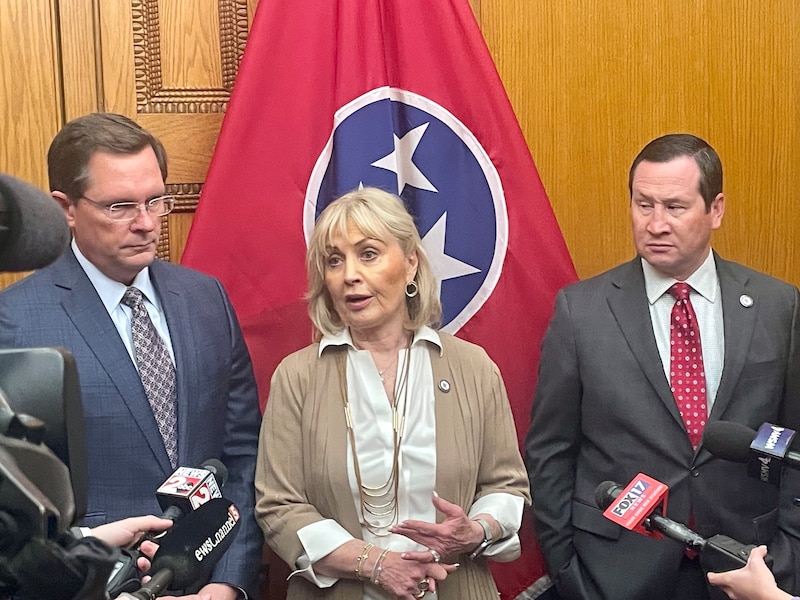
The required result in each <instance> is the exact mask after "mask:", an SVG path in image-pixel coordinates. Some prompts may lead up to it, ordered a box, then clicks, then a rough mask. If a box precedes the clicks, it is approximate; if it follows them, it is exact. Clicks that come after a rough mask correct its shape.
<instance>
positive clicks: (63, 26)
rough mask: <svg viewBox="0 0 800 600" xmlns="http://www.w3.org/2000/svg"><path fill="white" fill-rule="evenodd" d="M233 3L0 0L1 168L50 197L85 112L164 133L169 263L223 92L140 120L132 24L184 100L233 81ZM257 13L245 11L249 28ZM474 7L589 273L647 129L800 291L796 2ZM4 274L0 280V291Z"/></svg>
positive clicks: (736, 232)
mask: <svg viewBox="0 0 800 600" xmlns="http://www.w3.org/2000/svg"><path fill="white" fill-rule="evenodd" d="M243 4H245V2H243V1H242V0H238V1H234V0H225V1H224V2H223V1H222V0H159V2H156V3H154V2H141V1H139V0H105V1H103V2H100V1H99V0H60V1H59V2H55V0H3V1H2V2H0V33H1V34H2V35H0V125H2V129H0V142H2V148H0V171H3V172H10V173H11V174H14V175H17V176H19V177H22V178H24V179H27V180H30V181H33V182H34V183H36V184H38V185H40V186H42V187H46V175H45V165H44V154H45V151H46V148H47V146H48V144H49V141H50V139H51V138H52V136H53V135H54V134H55V132H56V131H57V130H58V128H59V127H60V125H61V124H62V123H63V122H64V121H65V120H66V119H69V118H72V117H74V116H77V115H79V114H83V113H85V112H89V111H91V110H118V111H121V112H125V113H126V114H129V115H131V116H133V117H134V118H137V119H138V120H139V121H140V122H142V123H143V124H144V125H145V126H147V127H149V128H151V129H153V130H154V131H156V133H158V134H159V135H160V136H161V137H163V138H165V141H166V143H167V146H168V149H169V150H170V154H171V159H172V160H171V164H172V172H171V176H170V179H171V183H172V184H173V185H174V186H177V187H176V188H174V189H176V190H177V191H178V192H179V194H183V195H184V196H185V198H184V200H185V202H184V203H183V205H182V206H183V210H181V211H179V212H177V213H176V214H174V215H171V216H170V218H169V219H170V225H169V228H168V232H167V235H166V239H165V251H164V254H165V255H166V256H168V257H169V258H170V259H171V260H179V258H180V255H181V253H182V250H183V245H184V243H185V239H186V236H187V235H188V231H189V227H190V225H191V218H192V213H193V207H194V204H193V203H194V202H196V199H197V192H198V190H199V187H200V186H201V184H202V180H203V178H204V174H205V170H206V168H207V164H208V159H209V156H210V154H211V151H212V149H213V145H214V141H215V137H216V131H217V129H218V127H219V122H220V120H221V115H222V108H224V99H220V98H216V99H214V98H211V104H209V103H206V104H204V105H203V106H204V107H205V108H204V109H202V110H200V109H198V110H194V111H193V110H190V109H187V107H188V106H190V105H191V98H190V99H189V101H185V102H182V103H181V102H180V101H177V102H176V101H175V97H173V98H172V101H173V102H172V105H171V106H170V107H168V109H167V110H165V111H162V112H161V113H158V112H157V111H155V112H153V111H152V110H151V111H150V112H146V111H143V110H142V106H143V105H142V104H141V102H140V103H139V104H137V98H139V97H138V96H137V93H138V94H140V96H141V92H142V89H140V88H141V86H139V87H137V85H138V84H137V78H136V75H137V74H136V67H135V64H134V63H135V61H137V60H138V61H139V63H137V64H139V65H140V66H141V64H142V63H141V60H142V57H141V56H135V55H134V54H135V50H136V48H135V45H136V44H135V40H134V38H135V35H138V36H140V37H141V35H142V32H141V31H140V30H135V31H134V29H136V28H135V26H134V29H132V28H131V23H132V22H133V23H134V25H135V23H136V15H134V14H133V13H135V12H136V11H137V10H139V11H142V10H145V11H146V10H149V11H151V12H152V11H154V10H157V13H158V14H157V17H158V19H157V20H156V22H157V23H158V24H159V33H160V35H159V38H158V39H159V41H161V42H162V43H163V44H162V46H161V48H160V52H161V54H160V58H162V59H163V60H162V61H161V65H160V66H161V77H162V78H163V81H165V82H167V83H169V84H170V85H171V86H172V88H174V89H177V90H178V96H180V94H181V93H182V92H181V91H180V90H187V89H195V90H196V89H205V90H213V89H216V90H220V89H224V88H225V86H224V80H225V78H226V77H227V76H228V75H229V72H230V68H229V67H227V71H226V65H224V64H222V62H221V61H220V58H219V54H218V53H216V52H215V51H214V49H215V48H219V46H220V44H221V43H222V41H221V39H220V36H221V35H222V33H224V32H225V31H226V27H227V31H228V32H230V31H231V30H234V31H235V30H236V24H235V23H233V24H231V23H229V22H226V23H223V24H222V26H220V22H219V20H220V15H221V14H222V15H224V14H225V10H228V12H230V10H232V8H231V7H233V9H236V8H237V5H238V7H239V9H241V6H242V5H243ZM256 4H257V0H247V1H246V8H247V14H248V21H249V19H250V18H251V17H252V12H253V10H254V8H255V6H256ZM470 4H471V5H472V7H473V10H474V11H475V13H476V16H477V17H478V20H479V22H480V24H481V27H482V30H483V32H484V36H485V38H486V41H487V44H488V46H489V48H490V51H491V52H492V54H493V56H494V59H495V62H496V64H497V67H498V70H499V72H500V75H501V77H502V78H503V81H504V82H505V85H506V90H507V92H508V94H509V96H510V99H511V102H512V104H513V106H514V108H515V110H516V112H517V116H518V118H519V121H520V124H521V126H522V129H523V132H524V134H525V136H526V139H527V141H528V144H529V146H530V148H531V152H532V154H533V157H534V160H535V162H536V164H537V166H538V168H539V172H540V175H541V177H542V180H543V182H544V184H545V187H546V189H547V191H548V194H549V196H550V199H551V202H552V204H553V207H554V210H555V212H556V216H557V218H558V220H559V223H560V225H561V228H562V231H563V233H564V236H565V238H566V241H567V245H568V247H569V249H570V253H571V255H572V257H573V260H574V262H575V265H576V268H577V270H578V273H579V275H580V276H581V277H587V276H590V275H593V274H596V273H598V272H600V271H602V270H604V269H606V268H608V267H610V266H613V265H614V264H616V263H618V262H621V261H623V260H626V259H628V258H629V257H630V256H632V253H633V247H632V244H631V241H630V232H629V226H628V216H627V196H628V194H627V189H626V181H627V171H628V167H629V165H630V161H631V160H632V158H633V157H634V155H635V154H636V153H637V152H638V150H639V149H640V148H641V147H642V146H643V145H644V144H645V143H646V142H647V141H649V140H650V139H651V138H653V137H655V136H657V135H660V134H662V133H667V132H673V131H690V132H693V133H696V134H698V135H700V136H702V137H705V138H706V139H708V140H709V141H710V142H711V143H712V145H714V146H715V147H716V148H717V150H718V151H719V153H720V155H721V156H722V159H723V165H724V168H725V193H726V195H727V199H728V212H727V214H726V217H725V222H724V224H723V228H722V230H721V231H720V232H718V234H717V236H716V238H715V246H716V247H717V248H718V250H719V251H720V252H722V253H723V254H724V255H725V256H726V257H728V258H731V259H734V260H738V261H741V262H744V263H747V264H749V265H752V266H754V267H756V268H758V269H761V270H764V271H767V272H769V273H771V274H773V275H776V276H778V277H781V278H783V279H786V280H789V281H791V282H793V283H795V284H798V285H800V248H798V242H797V241H796V240H797V238H798V234H800V215H798V214H797V213H798V210H797V208H796V205H797V202H796V200H795V198H796V190H797V189H798V183H800V182H798V175H797V173H798V169H797V166H798V164H800V161H798V159H800V145H799V144H798V141H800V140H798V137H799V136H800V123H799V121H798V116H800V115H799V114H798V93H797V89H798V81H800V73H799V72H798V69H800V61H798V59H800V56H799V55H800V50H799V49H798V48H799V47H800V41H798V38H797V36H796V35H795V33H796V32H797V31H799V30H800V27H798V26H799V25H800V3H797V2H795V1H794V0H765V2H759V3H754V2H745V1H743V0H734V1H731V0H670V1H669V2H663V1H661V0H571V1H570V2H563V1H562V0H539V1H536V2H532V1H530V0H470ZM226 7H227V8H226ZM145 16H148V15H145ZM150 16H152V15H150ZM222 18H223V19H224V17H222ZM140 22H147V19H144V21H142V20H141V19H140ZM187 32H189V33H191V35H188V34H187ZM221 32H222V33H221ZM151 34H152V32H151ZM240 34H241V32H239V33H238V34H237V35H240ZM144 35H147V32H145V33H144ZM20 40H24V42H25V43H20ZM145 66H146V63H145ZM145 91H147V90H145ZM150 91H152V90H150ZM195 95H197V94H195ZM212 96H213V94H212ZM139 99H141V98H139ZM206 99H207V100H208V98H206ZM213 102H217V103H218V104H217V105H214V104H213ZM151 104H152V103H151ZM194 106H198V105H197V104H195V105H194ZM209 106H212V108H211V109H209V108H208V107H209ZM214 106H216V107H217V108H214ZM151 108H152V106H151ZM12 279H14V277H13V276H9V275H0V285H4V284H6V283H8V282H9V281H10V280H12Z"/></svg>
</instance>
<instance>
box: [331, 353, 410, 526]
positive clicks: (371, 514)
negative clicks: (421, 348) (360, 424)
mask: <svg viewBox="0 0 800 600" xmlns="http://www.w3.org/2000/svg"><path fill="white" fill-rule="evenodd" d="M346 361H347V353H346V352H342V353H341V354H340V355H339V357H338V360H337V367H338V369H339V387H340V388H341V393H342V402H343V403H344V417H345V421H346V423H347V436H348V438H349V439H350V449H351V450H352V453H353V471H354V472H355V476H356V483H357V485H358V498H359V504H360V506H361V518H362V520H363V521H364V526H365V527H366V528H367V530H368V531H369V532H371V533H372V534H373V535H376V536H387V535H389V534H390V533H391V532H390V531H389V528H390V527H391V526H392V525H394V524H396V523H397V522H398V518H397V517H398V514H399V504H398V497H399V496H398V495H399V487H400V485H399V483H400V446H401V444H402V442H403V434H404V432H405V424H406V412H407V411H408V387H409V385H408V377H409V372H410V368H411V339H409V340H408V345H407V346H406V354H405V359H404V361H403V364H402V365H399V366H398V369H397V372H398V374H399V376H398V377H397V378H396V381H395V385H394V397H393V398H390V404H391V407H392V429H393V432H394V433H393V448H392V470H391V471H390V472H389V477H388V478H387V479H386V481H385V482H383V483H382V484H380V485H377V486H368V485H364V482H363V481H362V479H361V468H360V466H359V462H358V452H357V451H356V437H355V433H354V432H353V419H352V417H351V416H350V400H349V399H348V395H347V363H346ZM381 381H383V378H382V377H381ZM401 395H402V396H403V406H402V409H399V408H398V403H399V402H398V399H399V398H400V396H401ZM400 410H402V414H401V413H400Z"/></svg>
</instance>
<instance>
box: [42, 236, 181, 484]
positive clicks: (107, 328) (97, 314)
mask: <svg viewBox="0 0 800 600" xmlns="http://www.w3.org/2000/svg"><path fill="white" fill-rule="evenodd" d="M53 281H54V282H55V285H56V286H57V287H60V288H62V289H64V290H65V293H64V295H63V299H62V302H61V305H62V306H63V308H64V311H65V312H66V313H67V316H68V317H69V319H70V320H71V321H72V323H73V324H74V325H75V328H76V329H77V331H78V333H79V334H80V335H81V337H82V338H83V340H84V342H85V343H86V345H87V346H88V347H89V348H90V350H91V351H92V353H93V354H94V356H95V358H96V360H97V364H98V365H99V366H101V367H102V368H103V370H104V371H105V372H106V374H107V375H108V377H109V379H110V380H111V382H112V383H113V385H114V387H115V388H116V389H117V392H118V394H119V396H120V398H122V401H123V402H124V403H125V405H126V406H127V407H128V410H129V411H130V412H131V415H132V416H133V420H134V422H135V423H136V426H137V427H139V429H140V430H141V432H142V435H143V436H144V437H145V439H146V440H147V443H148V445H149V446H150V449H151V450H152V452H153V454H154V455H155V456H156V458H157V459H158V461H159V463H160V464H161V466H162V468H163V469H164V471H165V472H171V466H170V463H169V457H168V456H167V451H166V450H165V448H164V442H163V440H162V439H161V434H160V433H159V431H158V425H157V424H156V421H155V417H154V416H153V411H152V409H151V408H150V403H149V402H148V400H147V396H146V395H145V393H144V388H143V387H142V381H141V379H140V378H139V373H138V371H137V370H136V367H135V366H134V364H133V362H132V361H131V357H130V355H129V354H128V351H127V349H126V348H125V344H124V343H123V342H122V340H121V339H120V337H119V332H118V331H117V328H116V327H115V326H114V323H113V321H112V320H111V317H110V316H109V315H108V312H106V309H105V306H104V305H103V302H102V301H101V300H100V296H98V295H97V291H96V290H95V289H94V286H93V285H92V283H91V281H90V280H89V278H88V277H87V276H86V273H85V272H84V271H83V268H82V267H81V266H80V264H79V263H78V260H77V259H76V258H75V255H74V254H73V253H72V252H71V251H70V252H66V253H65V254H64V256H63V257H62V258H61V259H59V262H58V263H57V265H55V269H54V272H53ZM91 408H92V407H91V406H87V407H86V410H87V411H90V410H91Z"/></svg>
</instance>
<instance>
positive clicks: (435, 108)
mask: <svg viewBox="0 0 800 600" xmlns="http://www.w3.org/2000/svg"><path fill="white" fill-rule="evenodd" d="M362 186H374V187H378V188H381V189H384V190H386V191H389V192H392V193H393V194H397V195H398V196H400V197H401V198H402V199H403V201H404V202H405V205H406V208H407V209H408V210H409V212H410V213H411V214H412V215H413V216H414V221H415V223H416V225H417V229H418V230H419V234H420V237H421V238H422V243H423V246H424V247H425V251H426V253H427V254H428V258H429V259H430V262H431V267H432V268H433V272H434V275H435V276H436V279H437V282H438V284H439V286H440V297H441V300H442V329H443V330H444V331H448V332H450V333H455V332H456V331H458V330H459V329H460V328H461V327H462V326H463V325H464V324H465V323H466V322H467V321H469V319H470V318H472V316H473V315H474V314H475V313H476V312H477V311H478V310H479V309H480V307H481V306H483V304H484V302H486V300H487V299H488V298H489V296H491V294H492V291H493V290H494V287H495V285H496V284H497V281H498V279H499V278H500V272H501V269H502V265H503V260H504V259H505V254H506V246H507V242H508V216H507V213H506V203H505V197H504V195H503V187H502V184H501V182H500V176H499V175H498V173H497V170H496V169H495V167H494V165H493V164H492V162H491V160H490V159H489V156H488V154H487V153H486V151H485V150H484V149H483V147H482V146H481V145H480V143H479V142H478V140H477V138H476V137H475V136H474V135H473V134H472V132H470V131H469V130H468V129H467V128H466V127H465V126H464V124H463V123H461V122H460V121H459V120H458V119H457V118H456V117H455V116H454V115H453V114H452V113H451V112H450V111H448V110H447V109H445V108H444V107H442V106H441V105H439V104H437V103H435V102H433V101H431V100H430V99H428V98H424V97H423V96H420V95H418V94H414V93H411V92H408V91H405V90H400V89H397V88H390V87H381V88H377V89H374V90H371V91H369V92H367V93H366V94H364V95H362V96H360V97H359V98H357V99H355V100H353V101H352V102H350V103H348V104H347V105H345V106H343V107H342V108H341V109H339V110H338V111H337V112H336V114H335V116H334V126H333V132H332V133H331V136H330V138H329V140H328V143H327V144H326V146H325V148H324V150H323V151H322V153H321V155H320V157H319V158H318V159H317V163H316V165H315V166H314V170H313V171H312V173H311V177H310V179H309V183H308V187H307V190H306V198H305V208H304V214H303V227H304V231H305V237H306V242H307V241H308V239H309V238H310V235H311V231H312V230H313V227H314V223H315V222H316V219H317V218H318V217H319V215H320V213H321V212H322V210H323V209H324V208H325V207H326V206H327V205H328V204H330V203H331V202H332V201H333V200H335V199H336V198H338V197H339V196H341V195H342V194H344V193H346V192H349V191H351V190H354V189H358V188H359V187H362Z"/></svg>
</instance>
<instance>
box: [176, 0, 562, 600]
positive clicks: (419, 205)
mask: <svg viewBox="0 0 800 600" xmlns="http://www.w3.org/2000/svg"><path fill="white" fill-rule="evenodd" d="M297 40H303V43H302V44H298V43H297ZM362 185H363V186H375V187H379V188H382V189H384V190H386V191H389V192H392V193H395V194H397V195H399V196H400V197H401V198H402V199H403V201H404V202H405V204H406V206H407V208H408V209H409V210H410V212H411V213H412V214H413V216H414V218H415V222H416V224H417V227H418V229H419V232H420V236H421V237H422V240H423V244H424V246H425V249H426V251H427V254H428V255H429V257H430V259H431V264H432V268H433V270H434V274H435V276H436V278H437V280H438V281H439V282H440V290H439V291H440V297H441V300H442V306H443V318H442V330H444V331H446V332H449V333H454V334H456V335H458V336H459V337H461V338H464V339H466V340H469V341H471V342H474V343H477V344H479V345H481V346H482V347H483V348H484V349H485V350H486V351H487V353H488V354H489V356H490V357H491V358H492V360H493V361H494V362H495V363H496V364H497V365H498V367H499V368H500V371H501V372H502V374H503V380H504V383H505V385H506V389H507V392H508V396H509V400H510V403H511V409H512V412H513V414H514V419H515V423H516V425H517V436H518V441H521V440H523V439H524V436H525V432H526V430H527V424H528V423H529V420H530V409H531V398H532V397H533V390H534V387H535V383H536V373H537V367H538V361H539V353H540V345H541V340H542V337H543V336H544V332H545V330H546V328H547V324H548V322H549V320H550V317H551V316H552V312H553V303H554V299H555V295H556V292H557V291H558V290H559V289H560V288H562V287H563V286H564V285H566V284H568V283H571V282H573V281H575V280H576V274H575V270H574V267H573V265H572V261H571V259H570V257H569V254H568V252H567V248H566V245H565V243H564V239H563V236H562V235H561V231H560V229H559V227H558V223H557V221H556V219H555V215H554V214H553V210H552V208H551V206H550V202H549V200H548V198H547V194H546V192H545V190H544V187H543V185H542V182H541V180H540V178H539V175H538V173H537V170H536V167H535V165H534V163H533V160H532V158H531V154H530V151H529V149H528V146H527V144H526V142H525V138H524V137H523V135H522V131H521V129H520V127H519V124H518V123H517V120H516V117H515V115H514V111H513V109H512V107H511V103H510V102H509V99H508V97H507V95H506V93H505V90H504V89H503V85H502V82H501V80H500V77H499V76H498V73H497V70H496V69H495V65H494V63H493V61H492V57H491V55H490V53H489V51H488V49H487V47H486V44H485V42H484V40H483V37H482V35H481V32H480V29H479V27H478V23H477V22H476V20H475V16H474V15H473V13H472V9H471V8H470V5H469V3H468V0H440V1H437V2H430V1H429V0H331V1H329V2H318V1H317V0H296V1H293V2H277V3H261V4H260V5H259V6H258V8H257V10H256V13H255V16H254V20H253V26H252V29H251V33H250V37H249V39H248V42H247V48H246V50H245V52H244V56H243V58H242V63H241V66H240V69H239V74H238V77H237V80H236V83H235V85H234V88H233V92H232V96H231V101H230V104H229V106H228V108H227V110H226V114H225V118H224V121H223V125H222V130H221V132H220V136H219V139H218V141H217V146H216V149H215V152H214V156H213V157H212V160H211V165H210V167H209V172H208V177H207V180H206V182H205V184H204V188H203V192H202V195H201V198H200V202H199V205H198V209H197V213H196V214H195V217H194V220H193V223H192V228H191V231H190V234H189V239H188V242H187V245H186V249H185V251H184V255H183V259H182V262H183V264H185V265H187V266H189V267H192V268H196V269H198V270H200V271H204V272H206V273H209V274H211V275H213V276H215V277H217V278H219V279H220V281H222V283H223V285H224V286H225V289H226V290H227V292H228V294H229V296H230V298H231V301H232V303H233V305H234V307H235V309H236V313H237V316H238V318H239V321H240V323H241V326H242V331H243V333H244V336H245V338H246V341H247V345H248V348H249V350H250V353H251V356H252V358H253V366H254V370H255V374H256V380H257V384H258V388H259V392H260V394H261V403H262V407H263V405H264V404H265V402H266V398H267V396H268V393H269V383H270V378H271V376H272V373H273V372H274V370H275V368H276V366H277V365H278V363H279V362H280V361H281V360H282V359H283V358H284V357H285V356H287V355H288V354H290V353H291V352H294V351H295V350H298V349H300V348H302V347H304V346H307V345H308V344H309V343H311V341H312V338H313V331H312V327H311V323H310V320H309V319H308V315H307V304H306V301H305V299H304V294H305V292H306V288H307V282H306V276H305V253H306V240H307V236H308V235H309V232H310V231H311V229H312V228H313V225H314V222H315V219H316V218H317V216H318V215H319V213H320V212H321V211H322V210H323V209H324V208H325V206H327V205H328V204H329V203H330V202H331V201H332V200H334V199H335V198H336V197H338V196H339V195H341V194H343V193H345V192H347V191H350V190H353V189H357V188H358V187H359V186H362ZM278 282H279V284H278V285H276V283H278ZM520 539H521V542H522V555H521V557H520V558H519V559H517V560H516V561H514V562H511V563H492V564H491V568H492V570H493V573H494V574H495V580H496V582H497V585H498V587H499V589H500V593H501V597H502V598H503V599H509V598H516V597H518V596H519V595H522V594H525V595H526V597H528V598H532V597H535V595H536V594H537V593H538V592H539V591H541V589H543V587H546V584H545V583H542V584H540V585H539V586H538V587H536V586H535V585H534V584H535V582H536V581H537V580H538V579H539V578H541V577H543V576H544V575H545V566H544V561H543V560H542V557H541V554H540V552H539V550H538V548H537V547H536V544H535V542H534V536H533V528H532V526H531V523H530V521H529V516H528V515H527V514H526V516H525V520H524V522H523V526H522V529H521V531H520ZM543 581H544V580H543Z"/></svg>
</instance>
